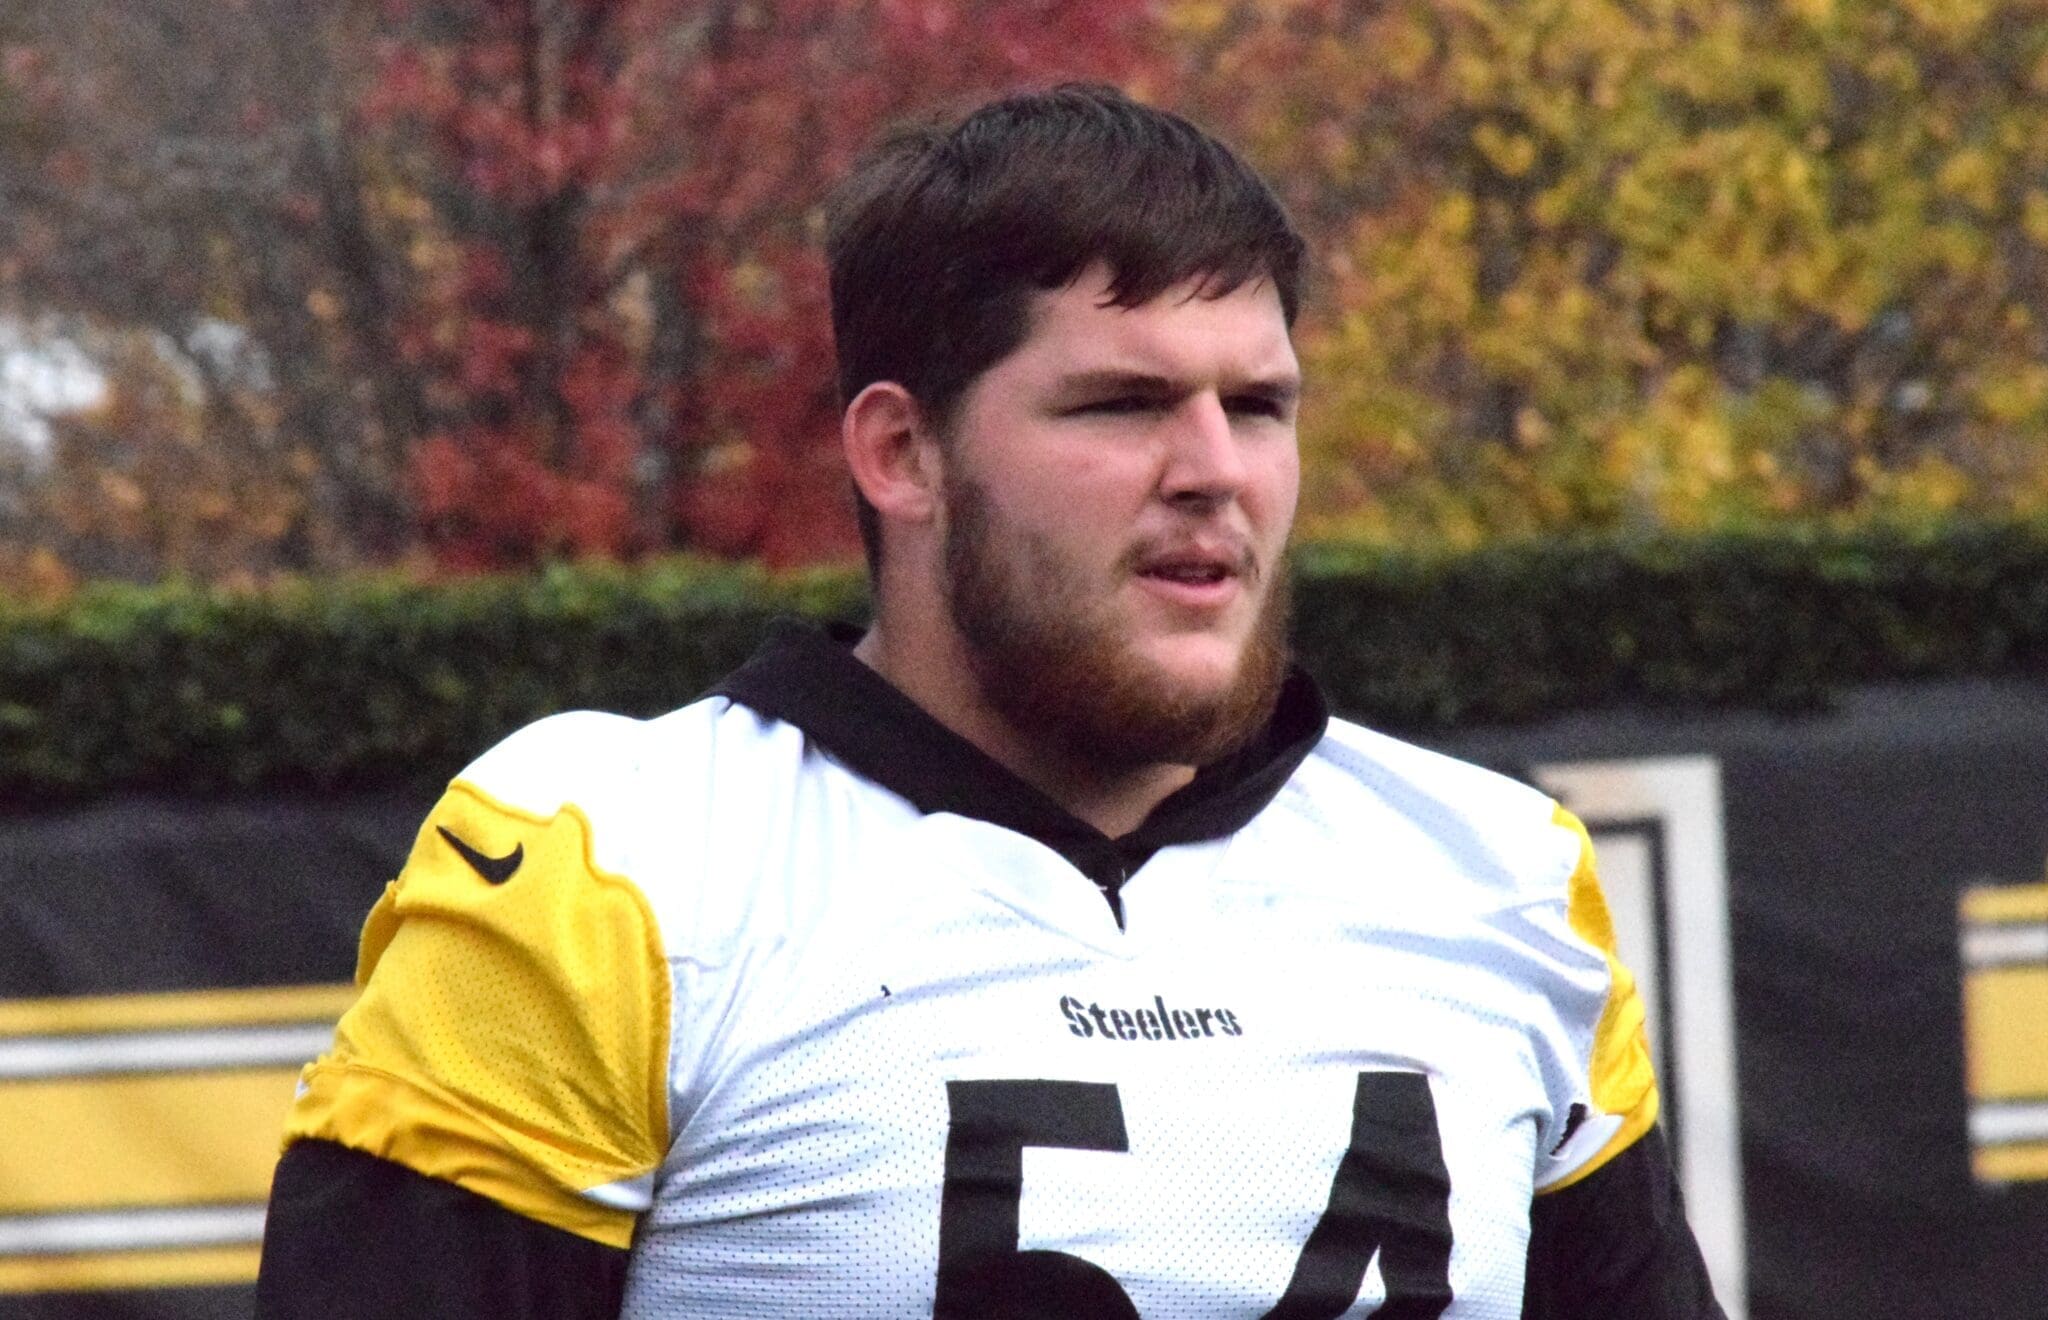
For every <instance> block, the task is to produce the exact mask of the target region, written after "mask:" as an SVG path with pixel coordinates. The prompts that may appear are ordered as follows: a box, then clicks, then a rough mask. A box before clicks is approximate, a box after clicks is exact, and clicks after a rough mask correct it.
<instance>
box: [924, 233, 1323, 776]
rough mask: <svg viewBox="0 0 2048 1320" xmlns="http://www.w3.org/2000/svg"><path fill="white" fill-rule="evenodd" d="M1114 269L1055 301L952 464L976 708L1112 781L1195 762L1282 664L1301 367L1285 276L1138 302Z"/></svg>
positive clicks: (975, 396)
mask: <svg viewBox="0 0 2048 1320" xmlns="http://www.w3.org/2000/svg"><path fill="white" fill-rule="evenodd" d="M1107 288H1108V272H1107V271H1106V270H1104V269H1103V268H1100V267H1096V268H1091V269H1090V270H1088V271H1086V272H1084V273H1083V275H1082V276H1081V278H1080V279H1078V280H1077V281H1075V283H1074V284H1072V285H1071V286H1069V287H1067V288H1065V289H1061V290H1059V291H1057V292H1053V293H1047V294H1041V295H1039V296H1038V298H1037V300H1036V302H1035V304H1034V313H1033V318H1032V325H1031V332H1030V334H1029V336H1028V337H1027V339H1026V340H1025V342H1024V343H1023V344H1022V345H1021V346H1020V347H1019V348H1018V349H1017V350H1016V351H1015V352H1014V353H1012V354H1011V355H1010V356H1009V357H1007V358H1005V359H1003V360H1002V361H1001V362H999V363H997V364H996V365H995V366H994V367H991V368H990V369H989V370H988V371H987V372H985V373H984V374H983V375H982V376H981V377H980V378H979V379H978V380H976V381H975V383H974V384H973V385H972V386H970V387H969V389H968V390H967V392H966V394H965V395H963V396H962V398H961V401H960V404H959V407H958V409H957V410H956V412H955V415H954V418H953V425H952V428H951V433H950V436H949V443H948V445H947V447H946V450H945V457H944V480H945V485H944V494H945V501H944V507H945V527H944V538H945V539H944V549H945V572H946V585H947V600H948V603H949V605H950V607H951V612H952V615H953V619H952V622H953V624H954V625H955V627H956V628H957V629H958V630H959V632H960V634H961V636H962V637H963V638H964V639H965V641H966V644H967V649H968V653H969V656H970V659H971V661H972V663H973V665H974V668H975V677H976V679H977V681H978V683H979V685H980V687H981V690H982V696H983V698H984V699H985V700H986V701H987V702H988V703H989V704H990V705H991V706H993V707H994V708H995V709H996V710H997V711H998V712H999V713H1001V714H1002V715H1003V716H1004V717H1005V718H1006V719H1007V720H1008V721H1009V722H1010V724H1011V725H1012V726H1013V727H1014V728H1016V729H1018V730H1019V731H1020V732H1021V733H1023V734H1025V735H1026V736H1031V737H1044V738H1046V739H1048V740H1050V742H1051V745H1052V746H1054V747H1056V748H1058V749H1060V750H1062V751H1064V752H1065V753H1066V754H1068V755H1078V756H1081V757H1083V758H1085V759H1087V760H1089V761H1090V762H1092V763H1094V764H1097V765H1101V766H1104V767H1106V768H1109V767H1131V768H1136V767H1139V766H1144V765H1152V764H1161V763H1173V764H1201V763H1203V762H1206V761H1208V760H1212V759H1214V758H1215V757H1217V756H1219V755H1221V754H1223V753H1225V752H1227V751H1229V750H1231V749H1232V748H1234V747H1235V746H1237V745H1238V744H1239V743H1241V742H1242V741H1243V740H1244V738H1246V737H1247V736H1249V735H1250V734H1251V733H1252V732H1254V731H1255V730H1256V729H1257V728H1258V727H1259V726H1260V725H1261V724H1262V722H1263V721H1264V719H1265V718H1266V716H1267V714H1268V713H1269V711H1270V710H1271V708H1272V702H1273V698H1274V696H1275V694H1276V693H1277V690H1278V687H1279V683H1280V679H1281V677H1282V672H1283V670H1284V667H1285V631H1286V581H1285V567H1284V563H1283V551H1284V547H1285V545H1286V541H1287V533H1288V529H1289V527H1290V526H1291V524H1292V522H1293V519H1294V507H1295V499H1296V495H1297V492H1298V488H1299V485H1300V461H1299V455H1298V452H1297V450H1296V447H1295V433H1294V414H1295V401H1296V396H1297V394H1298V392H1299V382H1300V371H1299V367H1298V366H1297V364H1296V361H1295V356H1294V349H1293V345H1292V344H1291V342H1290V341H1289V338H1288V333H1287V326H1286V321H1285V318H1284V316H1283V315H1282V312H1281V308H1280V300H1279V297H1278V295H1277V294H1276V293H1275V292H1274V290H1273V287H1272V285H1271V284H1269V283H1267V282H1264V281H1255V282H1252V283H1249V284H1245V285H1241V286H1240V287H1238V288H1237V289H1235V290H1233V291H1232V292H1230V293H1228V294H1226V295H1224V296H1222V297H1204V296H1200V294H1199V292H1198V291H1199V289H1200V282H1199V281H1194V282H1190V283H1188V284H1184V285H1182V286H1179V287H1177V288H1174V289H1170V290H1168V291H1167V292H1166V293H1164V294H1162V295H1161V296H1159V297H1157V298H1155V299H1153V300H1152V301H1150V302H1148V303H1145V304H1143V305H1142V306H1139V307H1136V308H1128V309H1127V308H1121V307H1116V306H1114V305H1108V304H1106V302H1105V298H1106V294H1107Z"/></svg>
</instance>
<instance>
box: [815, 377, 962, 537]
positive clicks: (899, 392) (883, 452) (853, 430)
mask: <svg viewBox="0 0 2048 1320" xmlns="http://www.w3.org/2000/svg"><path fill="white" fill-rule="evenodd" d="M839 442H840V444H841V445H842V446H843V447H844V448H845V450H846V465H847V467H849V468H851V469H852V471H853V484H854V485H856V486H858V487H859V488H860V493H861V494H862V495H863V496H865V497H866V498H867V502H868V503H869V504H872V505H874V506H875V512H876V513H878V514H880V515H881V516H882V517H883V518H884V519H885V520H888V519H894V520H896V521H900V522H929V521H931V519H932V516H933V514H934V512H935V511H936V510H937V509H938V507H939V470H938V462H937V448H936V446H935V444H934V442H933V436H932V433H931V428H930V426H929V424H928V422H927V420H926V417H925V412H924V409H923V407H921V406H920V405H919V404H918V402H917V400H916V399H915V398H914V397H912V395H911V393H910V391H909V390H906V389H904V388H903V387H902V386H901V385H898V384H897V383H896V382H894V381H888V380H881V381H876V382H875V383H874V384H872V385H870V386H868V387H867V388H866V389H864V390H862V391H861V392H860V393H859V394H857V395H855V396H854V400H853V402H852V403H849V404H847V405H846V415H845V416H844V417H842V418H840V421H839Z"/></svg>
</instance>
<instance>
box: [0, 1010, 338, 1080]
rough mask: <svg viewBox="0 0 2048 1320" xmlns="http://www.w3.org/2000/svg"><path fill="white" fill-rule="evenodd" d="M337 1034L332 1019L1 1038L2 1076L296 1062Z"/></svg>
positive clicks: (18, 1077)
mask: <svg viewBox="0 0 2048 1320" xmlns="http://www.w3.org/2000/svg"><path fill="white" fill-rule="evenodd" d="M333 1039H334V1024H333V1023H331V1022H321V1023H309V1024H306V1025H303V1026H286V1027H275V1026H267V1027H219V1028H211V1029H205V1030H198V1031H123V1032H105V1033H99V1034H94V1035H87V1036H23V1037H19V1038H16V1039H13V1040H0V1081H23V1080H26V1079H29V1078H40V1077H92V1076H99V1075H103V1074H107V1073H151V1072H193V1071H200V1070H205V1069H217V1068H263V1067H277V1066H282V1065H296V1064H302V1063H308V1062H310V1061H311V1060H312V1059H313V1058H314V1056H316V1055H318V1054H320V1053H321V1052H322V1051H324V1050H326V1049H327V1047H328V1045H329V1044H330V1043H331V1042H332V1041H333Z"/></svg>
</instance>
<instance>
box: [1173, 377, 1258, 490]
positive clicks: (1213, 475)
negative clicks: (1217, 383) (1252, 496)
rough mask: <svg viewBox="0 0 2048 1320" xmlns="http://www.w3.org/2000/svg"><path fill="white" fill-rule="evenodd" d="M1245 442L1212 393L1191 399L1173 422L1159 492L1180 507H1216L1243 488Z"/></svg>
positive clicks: (1244, 479) (1219, 399)
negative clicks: (1214, 505)
mask: <svg viewBox="0 0 2048 1320" xmlns="http://www.w3.org/2000/svg"><path fill="white" fill-rule="evenodd" d="M1246 476H1247V470H1246V467H1245V458H1244V449H1243V438H1242V437H1240V436H1239V435H1238V434H1237V433H1236V430H1235V429H1234V428H1233V427H1232V425H1231V419H1230V414H1229V412H1227V411H1226V410H1225V409H1224V407H1223V400H1222V399H1221V398H1219V397H1218V396H1217V395H1216V394H1215V393H1214V392H1213V391H1207V390H1205V391H1203V392H1201V393H1199V394H1195V395H1193V396H1191V397H1189V398H1188V399H1187V401H1186V402H1185V403H1184V404H1183V406H1182V407H1181V408H1180V409H1179V412H1178V415H1177V416H1176V417H1174V418H1173V426H1172V434H1171V436H1170V437H1169V441H1168V449H1167V454H1166V469H1165V471H1164V472H1163V473H1161V476H1160V493H1161V494H1162V495H1163V496H1164V497H1165V498H1166V499H1167V500H1169V501H1171V502H1173V503H1177V504H1190V503H1196V504H1217V503H1224V502H1227V501H1229V500H1231V499H1233V498H1235V497H1236V496H1237V494H1238V492H1239V491H1241V490H1243V489H1244V484H1245V481H1246Z"/></svg>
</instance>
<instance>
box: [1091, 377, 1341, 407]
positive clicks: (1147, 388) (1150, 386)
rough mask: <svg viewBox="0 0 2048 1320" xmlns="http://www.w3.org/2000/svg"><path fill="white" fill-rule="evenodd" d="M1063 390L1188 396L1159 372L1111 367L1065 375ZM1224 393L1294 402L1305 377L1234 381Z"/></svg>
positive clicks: (1154, 396) (1145, 395)
mask: <svg viewBox="0 0 2048 1320" xmlns="http://www.w3.org/2000/svg"><path fill="white" fill-rule="evenodd" d="M1059 389H1060V391H1061V392H1062V393H1066V394H1136V395H1142V396H1144V397H1146V398H1162V397H1164V398H1170V397H1173V396H1176V395H1179V394H1183V393H1185V392H1186V391H1187V386H1186V384H1184V383H1183V382H1181V381H1178V380H1175V379H1173V378H1172V377H1170V376H1161V375H1158V374H1157V373H1155V372H1149V371H1125V370H1121V369H1118V368H1109V369H1105V370H1101V371H1081V372H1076V373H1074V374H1073V375H1071V376H1062V377H1060V379H1059ZM1223 393H1224V394H1226V395H1229V396H1231V397H1233V398H1236V397H1242V396H1244V395H1251V396H1253V397H1255V398H1261V399H1269V400H1271V401H1272V402H1274V403H1292V402H1294V400H1296V399H1297V398H1299V397H1300V396H1301V377H1300V376H1297V375H1294V374H1293V373H1288V374H1285V375H1276V376H1262V377H1255V378H1253V379H1250V380H1244V381H1237V382H1233V383H1231V384H1229V385H1227V386H1226V387H1225V389H1224V390H1223Z"/></svg>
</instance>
